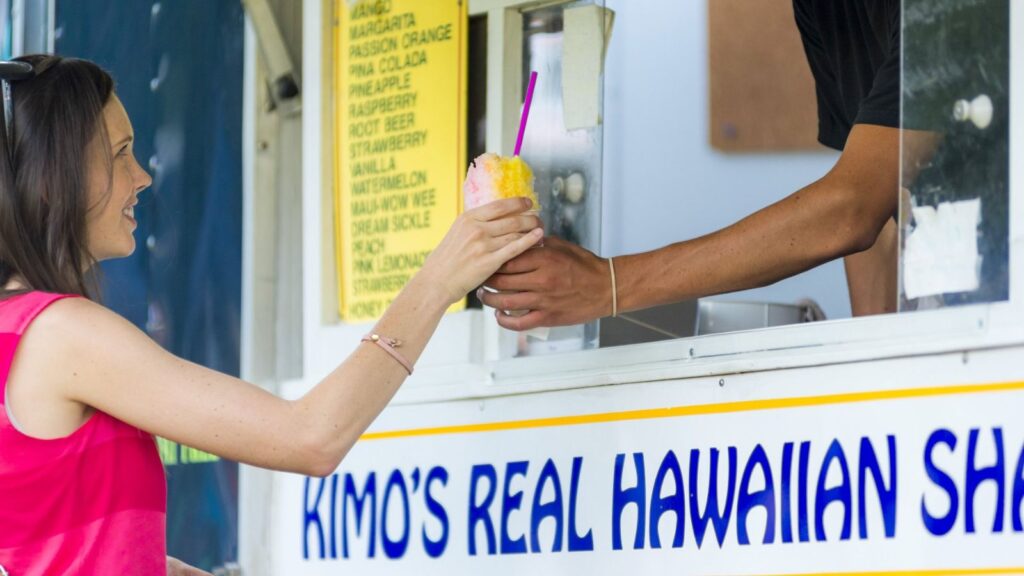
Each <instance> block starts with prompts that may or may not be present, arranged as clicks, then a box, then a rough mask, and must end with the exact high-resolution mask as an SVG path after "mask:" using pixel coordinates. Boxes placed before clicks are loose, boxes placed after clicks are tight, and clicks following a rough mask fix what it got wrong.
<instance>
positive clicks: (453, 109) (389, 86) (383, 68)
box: [334, 0, 468, 322]
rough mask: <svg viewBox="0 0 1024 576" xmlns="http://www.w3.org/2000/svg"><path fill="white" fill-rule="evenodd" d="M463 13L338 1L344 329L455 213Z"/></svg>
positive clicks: (445, 6) (408, 272)
mask: <svg viewBox="0 0 1024 576" xmlns="http://www.w3.org/2000/svg"><path fill="white" fill-rule="evenodd" d="M466 4H467V2H465V1H464V0H429V1H426V0H355V1H353V0H336V4H335V14H336V15H337V16H338V19H337V23H336V25H335V28H334V51H335V54H334V56H335V57H334V66H335V69H334V79H335V80H334V82H335V83H334V105H335V114H334V118H335V126H334V140H335V146H334V150H335V151H336V153H337V155H336V156H335V158H334V165H335V168H334V170H335V178H334V181H335V206H336V214H335V229H336V236H337V257H338V280H339V282H338V285H339V298H340V301H339V303H340V310H341V317H342V319H343V320H345V321H347V322H363V321H369V320H374V319H376V318H378V317H379V316H380V315H381V314H382V313H383V312H384V310H385V309H386V308H387V306H388V304H390V303H391V300H393V299H394V297H395V296H396V295H397V294H398V292H399V291H400V290H401V289H402V287H403V286H404V285H405V284H406V282H407V281H408V280H409V279H410V278H412V276H413V275H414V274H415V273H416V271H417V270H419V269H420V267H421V266H422V265H423V262H424V260H425V259H426V257H427V255H428V254H430V252H431V250H433V249H434V248H435V247H436V246H437V244H438V243H439V242H440V241H441V239H442V238H443V237H444V234H445V232H447V231H448V228H449V226H451V223H452V222H453V221H454V220H455V218H456V216H458V214H459V212H460V211H461V209H462V188H461V185H462V178H463V174H464V171H465V169H466V62H467V59H466V49H467V48H466V46H467V43H466V28H467V22H468V16H467V7H466ZM461 307H462V305H459V306H458V307H457V308H461Z"/></svg>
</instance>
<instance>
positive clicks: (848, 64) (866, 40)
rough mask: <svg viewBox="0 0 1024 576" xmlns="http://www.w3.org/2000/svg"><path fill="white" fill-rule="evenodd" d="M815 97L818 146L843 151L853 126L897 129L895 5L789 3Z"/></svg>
mask: <svg viewBox="0 0 1024 576" xmlns="http://www.w3.org/2000/svg"><path fill="white" fill-rule="evenodd" d="M793 12H794V14H795V16H796V24H797V27H798V28H799V29H800V36H801V38H802V40H803V44H804V51H805V52H806V53H807V61H808V63H810V65H811V73H812V74H813V75H814V81H815V86H816V91H817V96H818V141H819V142H821V143H822V144H824V145H825V146H828V147H829V148H835V149H836V150H842V149H843V147H844V146H845V145H846V139H847V137H849V135H850V130H851V129H852V128H853V125H854V124H875V125H879V126H887V127H890V128H898V127H899V122H900V0H793Z"/></svg>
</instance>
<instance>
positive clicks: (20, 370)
mask: <svg viewBox="0 0 1024 576" xmlns="http://www.w3.org/2000/svg"><path fill="white" fill-rule="evenodd" d="M19 60H20V61H22V62H27V63H28V64H31V66H32V70H33V72H32V74H31V75H30V77H28V78H25V79H22V80H18V81H14V82H12V92H13V111H12V112H13V113H12V114H11V119H12V121H13V126H12V128H13V130H12V131H11V141H10V142H8V141H7V138H5V137H0V391H2V392H3V396H2V398H3V405H4V409H3V410H0V494H3V497H2V498H0V565H3V566H4V567H6V569H7V570H8V571H10V573H11V574H12V575H14V576H29V575H37V574H44V573H45V574H48V575H50V574H61V575H63V574H145V575H151V574H158V573H162V572H164V571H165V570H168V569H171V570H173V571H174V572H179V573H191V570H194V569H189V568H187V567H185V566H183V565H181V564H180V563H178V562H177V561H174V560H172V559H167V558H166V557H165V550H166V545H165V532H164V523H165V509H166V486H165V481H164V472H163V468H162V466H161V463H160V460H159V457H158V455H157V451H156V448H155V444H154V442H153V438H152V435H154V434H155V435H159V436H163V437H165V438H168V439H170V440H173V441H175V442H180V443H182V444H186V445H188V446H192V447H195V448H199V449H201V450H204V451H207V452H210V453H213V454H216V455H218V456H221V457H224V458H229V459H232V460H236V461H239V462H244V463H247V464H252V465H255V466H262V467H265V468H271V469H274V470H285V471H292V472H298V473H302V474H309V475H318V476H322V475H327V474H330V473H331V472H333V471H334V470H335V469H336V467H337V466H338V464H339V462H340V461H341V459H342V458H343V457H344V455H345V453H346V452H348V450H349V448H351V447H352V445H353V444H354V443H355V442H356V440H357V439H358V438H359V436H360V434H361V433H362V432H363V431H364V430H365V429H366V427H367V426H369V424H370V423H371V422H372V421H373V420H374V418H375V417H376V416H377V414H378V413H379V412H380V411H381V410H382V409H383V408H384V406H385V405H386V404H387V402H388V400H389V399H390V398H391V397H392V396H393V395H394V393H395V391H396V390H397V389H398V387H399V385H400V384H401V383H402V382H403V381H404V380H405V378H406V377H407V376H408V375H409V374H410V373H411V370H412V365H413V364H414V363H415V362H416V359H417V358H418V357H419V355H420V353H421V352H422V351H423V348H424V346H425V345H426V343H427V341H428V339H429V338H430V336H431V334H432V333H433V331H434V329H435V328H436V326H437V324H438V322H439V320H440V319H441V316H442V315H443V314H444V311H445V310H446V309H447V308H448V306H449V305H451V304H452V303H454V302H456V301H457V300H459V299H461V298H462V297H463V296H464V295H465V294H466V293H467V292H469V291H470V290H472V289H473V288H474V287H476V286H477V285H479V284H480V283H482V282H483V280H484V279H485V278H487V277H488V276H489V275H491V274H492V273H493V272H494V271H495V270H497V269H498V267H499V266H500V265H501V264H503V263H504V262H505V261H507V260H509V259H510V258H512V257H514V256H516V255H518V254H520V253H522V252H523V251H524V250H526V249H528V248H530V247H531V246H532V245H533V244H535V243H536V242H537V241H538V240H540V238H541V236H542V231H541V230H540V222H539V220H538V219H537V218H536V216H533V215H529V214H524V211H525V210H526V209H528V208H529V201H527V200H522V199H512V200H504V201H499V202H494V203H492V204H489V205H487V206H483V207H481V208H479V209H476V210H472V211H469V212H466V213H465V214H463V215H462V216H460V217H459V218H458V219H457V220H456V222H455V223H454V225H453V226H452V228H451V230H450V231H449V232H448V234H447V236H445V238H444V240H443V241H442V242H441V244H440V245H439V246H438V247H437V249H436V250H434V252H433V253H432V254H431V256H430V257H429V258H428V259H427V261H426V263H425V264H424V266H423V269H422V270H421V271H420V272H419V274H417V275H416V276H415V277H414V278H413V279H412V280H411V281H410V282H409V284H408V285H407V286H406V287H405V289H404V290H403V291H402V292H401V294H399V295H398V297H397V298H396V299H395V300H394V302H393V303H392V304H391V307H390V308H389V309H388V311H387V312H386V313H385V314H384V316H383V317H382V318H381V319H380V320H379V321H378V322H377V324H376V326H375V327H374V328H373V330H372V334H373V335H374V336H373V337H368V338H366V339H365V340H364V343H363V344H362V345H361V346H360V347H359V348H358V349H357V350H356V351H355V352H353V353H352V355H351V356H350V357H349V358H348V359H347V360H345V361H344V362H343V363H342V364H341V365H340V366H338V368H337V369H336V370H335V371H334V372H333V373H331V374H330V375H329V376H327V377H326V378H324V380H323V381H321V382H320V383H319V384H318V385H317V386H315V387H314V388H313V389H312V390H310V391H309V393H308V394H306V395H305V396H304V397H302V398H300V399H298V400H295V401H287V400H283V399H281V398H278V397H276V396H274V395H272V394H269V393H267V392H265V391H264V390H262V389H260V388H258V387H256V386H253V385H251V384H248V383H246V382H243V381H241V380H238V379H236V378H233V377H230V376H227V375H224V374H220V373H218V372H215V371H212V370H208V369H206V368H203V367H202V366H197V365H195V364H192V363H190V362H187V361H185V360H182V359H180V358H177V357H175V356H173V355H171V354H169V353H167V352H166V351H165V350H163V349H162V348H160V346H158V345H157V344H156V343H154V342H153V341H152V340H151V339H150V338H148V337H147V336H146V335H145V334H144V333H143V332H141V331H139V330H138V329H137V328H135V326H133V325H132V324H130V323H128V322H127V321H125V320H124V319H122V318H121V317H119V316H118V315H116V314H114V313H113V312H111V311H110V310H108V309H106V308H104V307H103V306H101V305H99V304H97V303H96V302H94V301H92V300H91V299H90V296H91V294H92V290H91V289H90V288H91V287H90V281H89V278H90V271H91V270H92V269H93V266H94V265H95V263H96V262H98V261H101V260H106V259H110V258H119V257H124V256H128V255H129V254H131V253H132V252H133V251H134V249H135V238H134V237H133V235H132V234H133V232H134V230H135V227H136V222H135V218H134V206H135V205H136V203H137V202H138V195H139V194H140V193H141V192H142V191H143V190H145V189H146V188H147V187H148V186H149V185H150V183H151V179H150V177H149V175H148V174H146V172H145V171H143V170H142V168H141V167H140V166H139V164H138V162H136V160H135V158H134V156H133V153H132V141H133V133H132V126H131V123H130V122H129V120H128V116H127V114H126V113H125V110H124V107H123V106H122V105H121V102H120V101H119V100H118V98H117V96H116V95H115V94H114V92H113V84H112V80H111V78H110V77H109V75H108V74H107V73H105V72H104V71H103V70H101V69H100V68H99V67H97V66H96V65H95V64H92V63H90V62H86V61H82V60H74V59H66V58H60V57H56V56H29V57H24V58H21V59H19ZM8 144H10V146H8ZM398 341H400V342H398ZM8 368H9V369H8ZM194 573H199V572H198V571H195V572H194Z"/></svg>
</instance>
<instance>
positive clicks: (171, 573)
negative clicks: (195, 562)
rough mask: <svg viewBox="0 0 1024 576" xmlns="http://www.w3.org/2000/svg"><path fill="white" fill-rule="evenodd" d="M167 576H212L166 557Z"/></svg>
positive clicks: (175, 559)
mask: <svg viewBox="0 0 1024 576" xmlns="http://www.w3.org/2000/svg"><path fill="white" fill-rule="evenodd" d="M167 576H213V575H212V574H210V573H209V572H207V571H205V570H200V569H199V568H196V567H194V566H189V565H188V564H185V563H184V562H182V561H181V560H178V559H177V558H171V557H170V556H168V557H167Z"/></svg>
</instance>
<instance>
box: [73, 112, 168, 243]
mask: <svg viewBox="0 0 1024 576" xmlns="http://www.w3.org/2000/svg"><path fill="white" fill-rule="evenodd" d="M103 122H104V124H105V125H106V128H107V135H108V137H109V138H107V139H104V138H103V133H102V131H101V130H97V131H96V136H94V137H93V140H92V142H91V143H90V144H89V151H88V177H87V179H88V186H89V191H88V194H89V208H88V212H87V213H86V235H87V237H88V238H87V246H88V249H89V253H90V255H91V256H92V257H93V258H95V259H96V260H97V261H99V260H107V259H110V258H123V257H125V256H129V255H131V253H132V252H134V251H135V237H134V236H133V233H134V232H135V227H136V226H137V225H138V224H137V223H136V222H135V205H136V204H137V203H138V202H139V193H140V192H142V191H143V190H145V189H146V188H148V187H149V185H150V184H152V183H153V179H152V178H150V176H149V174H147V173H146V171H145V170H143V169H142V166H139V163H138V162H137V161H136V160H135V154H134V152H133V149H132V144H133V142H134V138H135V134H134V132H133V131H132V123H131V121H129V120H128V113H127V112H125V110H124V106H122V105H121V100H120V99H118V98H117V96H112V97H111V98H110V102H108V103H107V105H106V106H105V107H104V108H103Z"/></svg>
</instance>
